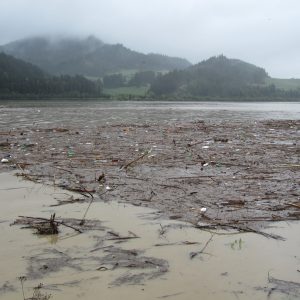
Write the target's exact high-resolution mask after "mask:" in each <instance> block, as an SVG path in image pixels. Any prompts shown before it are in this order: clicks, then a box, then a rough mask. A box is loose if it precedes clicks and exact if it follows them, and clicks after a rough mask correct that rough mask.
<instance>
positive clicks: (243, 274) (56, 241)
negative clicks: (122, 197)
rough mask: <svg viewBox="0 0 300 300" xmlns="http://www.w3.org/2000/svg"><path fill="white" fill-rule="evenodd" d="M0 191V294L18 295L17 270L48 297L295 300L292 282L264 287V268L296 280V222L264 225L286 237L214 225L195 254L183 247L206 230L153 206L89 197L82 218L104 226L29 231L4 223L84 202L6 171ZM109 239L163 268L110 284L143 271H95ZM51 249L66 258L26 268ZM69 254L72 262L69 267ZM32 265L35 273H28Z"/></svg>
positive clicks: (71, 212) (67, 211)
mask: <svg viewBox="0 0 300 300" xmlns="http://www.w3.org/2000/svg"><path fill="white" fill-rule="evenodd" d="M0 195H1V197H0V201H1V212H0V231H1V233H0V244H1V248H0V266H1V274H0V299H7V300H10V299H22V291H21V285H20V282H19V281H18V280H17V277H19V276H22V275H26V276H27V277H28V279H27V281H25V282H24V292H25V296H26V297H30V296H32V288H33V287H34V286H36V285H37V284H39V283H40V282H42V283H43V284H44V288H43V289H42V291H43V293H47V294H52V297H51V299H54V300H62V299H64V300H69V299H70V300H71V299H72V300H73V299H112V300H113V299H120V298H123V299H225V300H226V299H267V297H268V293H271V296H270V299H299V296H300V294H299V292H300V291H299V289H298V290H296V291H291V294H290V295H287V293H284V291H281V292H280V291H279V290H274V291H273V292H270V291H271V289H272V288H274V287H276V286H275V285H274V284H273V283H269V282H268V273H269V274H270V275H271V276H272V277H274V278H277V279H280V280H285V281H293V282H298V283H299V282H300V273H299V270H300V255H299V253H300V252H299V249H300V235H299V229H300V224H299V223H277V224H276V225H275V227H272V228H269V229H268V230H267V231H268V232H271V233H276V234H279V235H281V236H283V237H285V238H286V241H284V242H282V241H277V240H268V239H266V238H264V237H262V236H258V235H255V234H252V233H251V234H250V233H249V234H228V232H227V233H226V234H224V232H220V231H219V232H216V233H213V237H212V240H211V242H210V243H209V244H208V246H207V247H206V248H205V250H204V251H203V253H202V254H200V255H198V256H196V257H194V258H193V259H190V253H192V252H196V251H200V250H201V249H203V247H204V246H205V245H206V243H207V241H208V240H210V238H211V236H212V233H211V232H205V231H200V230H197V229H194V228H192V227H190V226H189V225H188V224H185V223H181V222H176V221H166V220H161V219H157V214H156V211H154V210H150V209H145V208H141V207H135V206H130V205H124V204H122V203H117V202H109V203H103V202H101V201H96V202H95V203H93V205H92V207H91V209H90V211H89V212H88V215H87V218H88V219H95V220H101V222H102V223H101V224H102V225H103V228H105V229H102V230H91V231H88V232H85V233H82V234H74V231H72V230H71V229H62V230H61V233H60V234H59V235H58V236H55V237H49V236H44V237H41V236H37V235H35V234H33V232H32V230H29V229H27V230H26V229H21V228H20V227H21V226H18V225H14V226H9V225H10V223H12V222H13V220H15V219H16V218H17V216H19V215H26V216H39V217H49V215H50V214H51V213H53V212H56V214H57V215H58V216H61V217H64V218H79V219H80V218H81V217H82V215H83V213H84V210H85V209H86V207H87V203H81V204H72V205H64V206H59V207H50V205H51V204H55V203H56V200H57V199H60V200H62V199H64V198H67V197H69V196H70V193H69V192H67V194H65V192H64V191H61V190H59V189H56V188H54V187H47V186H43V185H39V184H34V183H31V182H27V181H21V180H19V179H18V178H16V177H15V176H12V175H11V174H0ZM107 231H114V232H118V233H119V234H120V235H121V236H127V235H128V232H130V231H131V232H134V233H135V234H136V235H137V236H139V237H140V238H137V239H131V240H126V241H125V242H123V243H118V241H115V240H105V238H104V240H103V239H102V238H103V237H104V236H105V233H106V232H107ZM101 239H102V243H99V241H100V240H101ZM185 242H197V243H198V244H194V245H187V244H186V243H185ZM157 245H160V246H157ZM109 246H114V247H120V248H122V249H126V250H132V249H136V250H141V251H143V254H142V255H143V256H145V257H153V258H156V259H162V260H164V261H167V263H168V266H169V269H168V272H165V273H162V274H160V276H158V277H156V278H154V279H149V278H146V279H145V280H142V281H140V282H139V283H138V284H133V282H130V283H129V284H121V285H115V284H113V283H114V282H115V281H116V279H118V278H120V277H122V276H123V277H124V276H126V275H130V274H131V275H132V274H136V275H137V276H142V275H141V274H142V273H147V270H144V269H142V270H141V269H134V268H133V269H131V268H116V269H109V268H108V270H104V269H102V270H97V269H99V267H100V266H103V264H101V263H100V262H99V260H98V259H99V258H100V257H103V253H104V252H103V251H104V249H109V248H105V247H109ZM58 253H59V255H68V257H69V258H70V260H67V263H66V264H62V265H61V266H60V268H58V267H57V269H55V270H50V269H49V270H48V271H47V270H45V272H44V271H43V272H42V273H39V268H37V269H34V268H32V265H33V266H34V264H35V263H36V261H38V260H39V259H42V258H44V259H45V260H44V261H43V262H42V266H43V265H44V264H48V262H47V261H48V260H50V259H51V258H52V257H54V256H55V255H58ZM73 261H77V263H78V265H77V266H75V267H74V264H73ZM38 267H40V265H38ZM77 267H78V268H77ZM79 267H80V268H79ZM34 271H35V272H37V274H39V276H38V277H35V276H33V275H34V274H33V272H34Z"/></svg>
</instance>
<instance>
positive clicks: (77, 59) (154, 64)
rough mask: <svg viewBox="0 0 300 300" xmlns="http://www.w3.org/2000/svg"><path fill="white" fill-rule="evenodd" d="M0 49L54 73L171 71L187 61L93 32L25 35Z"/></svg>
mask: <svg viewBox="0 0 300 300" xmlns="http://www.w3.org/2000/svg"><path fill="white" fill-rule="evenodd" d="M0 51H3V52H5V53H7V54H9V55H12V56H14V57H16V58H19V59H22V60H24V61H27V62H30V63H32V64H34V65H36V66H38V67H40V68H41V69H43V70H44V71H46V72H49V73H51V74H55V75H59V74H69V75H75V74H80V75H85V76H95V77H100V76H103V75H105V74H109V73H115V72H119V71H125V70H135V71H143V70H151V71H171V70H174V69H184V68H186V67H188V66H190V65H191V64H190V62H189V61H187V60H186V59H183V58H176V57H169V56H166V55H160V54H143V53H139V52H136V51H133V50H130V49H128V48H126V47H125V46H123V45H121V44H115V45H110V44H106V43H104V42H102V41H101V40H99V39H97V38H96V37H94V36H89V37H87V38H82V39H80V38H71V37H64V38H47V37H34V38H27V39H22V40H17V41H14V42H11V43H9V44H6V45H3V46H1V47H0Z"/></svg>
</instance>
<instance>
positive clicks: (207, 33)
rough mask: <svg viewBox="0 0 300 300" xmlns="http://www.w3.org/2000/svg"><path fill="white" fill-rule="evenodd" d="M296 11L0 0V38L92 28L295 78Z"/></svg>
mask: <svg viewBox="0 0 300 300" xmlns="http://www.w3.org/2000/svg"><path fill="white" fill-rule="evenodd" d="M299 11H300V2H299V1H296V0H285V1H283V0H265V1H259V0H244V1H240V0H227V1H224V0H210V1H203V0H185V1H174V0H164V1H161V0H152V1H146V0H123V1H122V0H110V1H103V0H85V1H81V0H51V1H50V0H47V1H38V0H9V1H1V3H0V44H1V45H2V44H5V43H8V42H10V41H13V40H17V39H21V38H25V37H32V36H41V35H47V36H51V37H54V36H60V37H62V36H69V35H71V36H76V37H84V36H87V35H91V34H92V35H95V36H96V37H98V38H99V39H101V40H103V41H104V42H106V43H122V44H124V45H125V46H126V47H128V48H131V49H133V50H136V51H141V52H143V53H149V52H154V53H161V54H166V55H171V56H177V57H183V58H186V59H188V60H190V61H191V62H192V63H197V62H199V61H201V60H203V59H207V58H208V57H210V56H213V55H218V54H224V55H226V56H228V57H231V58H239V59H242V60H245V61H247V62H250V63H253V64H256V65H258V66H261V67H263V68H265V69H266V70H267V72H268V73H269V74H270V75H271V76H273V77H280V78H291V77H295V78H296V77H298V78H300V60H299V57H298V56H299V53H300V41H299V39H298V37H299V36H300V20H299Z"/></svg>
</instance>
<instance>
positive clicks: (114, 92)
mask: <svg viewBox="0 0 300 300" xmlns="http://www.w3.org/2000/svg"><path fill="white" fill-rule="evenodd" d="M148 89H149V88H148V87H145V86H142V87H134V86H129V87H120V88H115V89H104V91H103V92H104V94H108V95H111V96H118V95H132V96H145V94H146V93H147V91H148Z"/></svg>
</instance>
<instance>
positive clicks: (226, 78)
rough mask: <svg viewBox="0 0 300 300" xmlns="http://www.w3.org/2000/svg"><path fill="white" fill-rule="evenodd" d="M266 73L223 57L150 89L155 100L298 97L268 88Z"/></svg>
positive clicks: (163, 79)
mask: <svg viewBox="0 0 300 300" xmlns="http://www.w3.org/2000/svg"><path fill="white" fill-rule="evenodd" d="M267 79H269V76H268V74H267V72H266V71H265V70H264V69H262V68H259V67H256V66H255V65H252V64H249V63H246V62H243V61H241V60H237V59H229V58H226V57H225V56H223V55H220V56H217V57H211V58H209V59H208V60H204V61H202V62H201V63H199V64H197V65H194V66H191V67H189V68H187V69H186V70H182V71H173V72H170V73H168V74H165V75H161V76H159V77H157V78H156V80H155V81H154V82H153V84H152V85H151V89H150V90H151V92H152V93H153V94H154V95H156V96H162V95H173V96H174V95H177V96H182V97H196V98H197V97H199V98H201V97H220V98H245V97H247V98H249V97H251V98H255V97H273V96H276V97H299V95H300V92H299V91H283V90H279V89H277V88H276V87H275V86H274V85H273V84H270V85H268V84H266V82H267V81H268V80H267Z"/></svg>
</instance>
